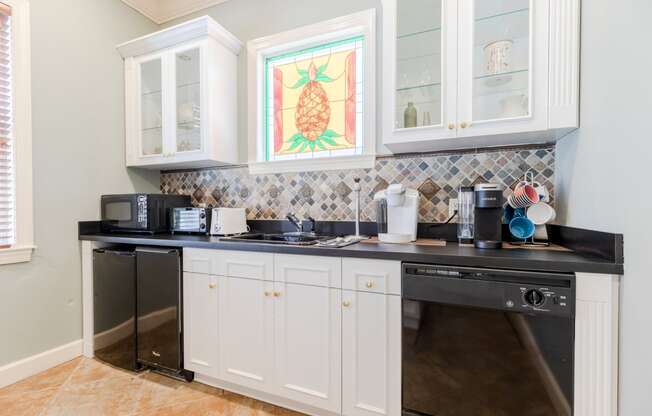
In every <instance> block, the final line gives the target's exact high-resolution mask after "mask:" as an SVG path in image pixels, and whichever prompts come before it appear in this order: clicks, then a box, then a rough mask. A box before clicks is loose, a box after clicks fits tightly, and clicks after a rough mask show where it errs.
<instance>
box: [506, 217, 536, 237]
mask: <svg viewBox="0 0 652 416" xmlns="http://www.w3.org/2000/svg"><path fill="white" fill-rule="evenodd" d="M535 228H536V227H535V226H534V223H533V222H532V220H530V219H529V218H527V217H514V219H512V220H511V221H510V222H509V232H510V233H512V235H513V236H514V237H516V238H517V239H519V240H527V239H528V238H530V237H532V236H533V235H534V230H535Z"/></svg>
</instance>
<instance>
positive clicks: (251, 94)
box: [247, 9, 377, 174]
mask: <svg viewBox="0 0 652 416" xmlns="http://www.w3.org/2000/svg"><path fill="white" fill-rule="evenodd" d="M356 35H364V48H365V49H364V54H365V59H364V74H365V86H364V94H365V96H364V104H363V105H364V127H363V137H364V145H363V154H362V155H356V156H339V157H326V158H313V159H297V160H283V161H267V160H265V150H264V149H265V143H264V141H265V134H264V133H265V124H264V117H265V113H264V107H263V106H264V97H265V91H264V79H265V76H264V70H265V59H266V58H267V57H268V56H270V55H279V54H281V53H284V52H291V51H295V50H297V49H303V48H310V47H314V46H318V45H321V44H324V43H327V42H332V41H335V40H339V39H345V38H347V37H353V36H356ZM376 72H377V71H376V10H375V9H368V10H364V11H361V12H357V13H353V14H350V15H346V16H341V17H337V18H335V19H331V20H326V21H323V22H319V23H315V24H312V25H308V26H303V27H300V28H297V29H292V30H289V31H286V32H281V33H278V34H275V35H271V36H267V37H264V38H259V39H254V40H251V41H249V42H247V79H248V80H247V100H248V123H247V131H248V134H247V136H248V141H247V144H248V151H247V160H248V164H249V172H250V173H252V174H269V173H285V172H306V171H315V170H336V169H369V168H373V166H374V163H375V156H376V107H377V102H376Z"/></svg>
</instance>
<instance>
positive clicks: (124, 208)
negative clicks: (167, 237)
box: [101, 194, 191, 234]
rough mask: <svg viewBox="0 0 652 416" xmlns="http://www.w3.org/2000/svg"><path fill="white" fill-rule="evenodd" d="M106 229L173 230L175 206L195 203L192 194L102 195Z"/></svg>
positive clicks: (119, 230) (149, 231)
mask: <svg viewBox="0 0 652 416" xmlns="http://www.w3.org/2000/svg"><path fill="white" fill-rule="evenodd" d="M101 205H102V207H101V209H102V221H101V224H102V231H103V232H109V233H110V232H129V233H143V234H155V233H164V232H168V231H170V212H171V211H172V208H181V207H189V206H191V201H190V196H188V195H163V194H123V195H102V199H101Z"/></svg>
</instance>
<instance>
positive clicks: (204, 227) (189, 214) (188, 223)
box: [171, 208, 211, 234]
mask: <svg viewBox="0 0 652 416" xmlns="http://www.w3.org/2000/svg"><path fill="white" fill-rule="evenodd" d="M210 213H211V210H210V209H209V208H174V209H173V210H172V215H171V222H172V230H171V231H172V233H173V234H174V233H200V234H208V233H209V231H210V229H211V227H210V222H211V215H210Z"/></svg>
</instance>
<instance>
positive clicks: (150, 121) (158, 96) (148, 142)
mask: <svg viewBox="0 0 652 416" xmlns="http://www.w3.org/2000/svg"><path fill="white" fill-rule="evenodd" d="M162 85H163V84H162V61H161V59H160V58H157V59H153V60H150V61H145V62H141V63H140V155H141V156H157V155H161V154H163V96H162Z"/></svg>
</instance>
